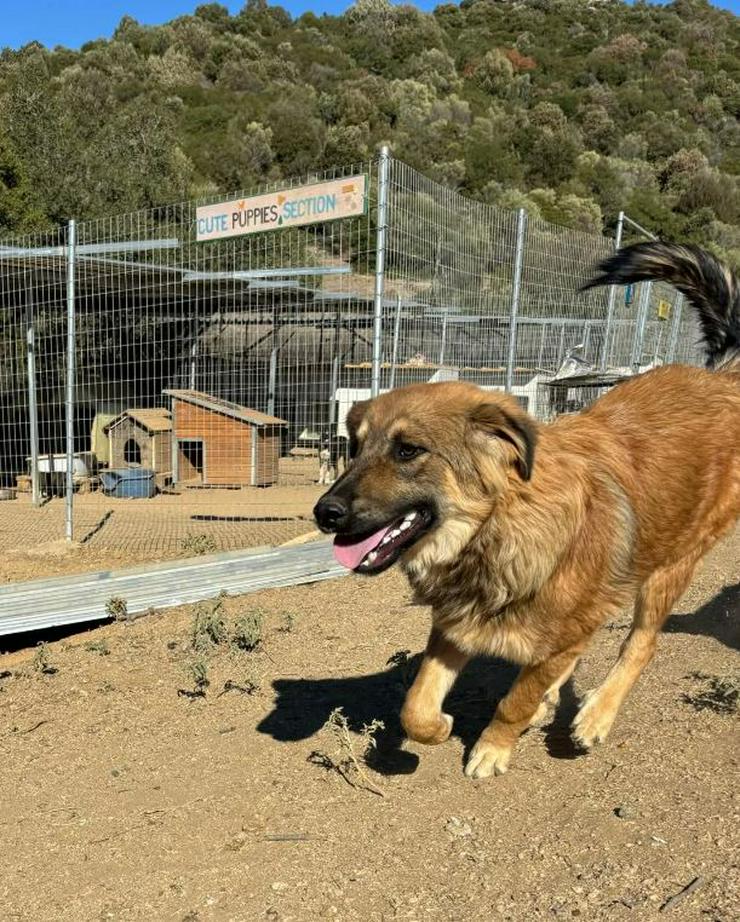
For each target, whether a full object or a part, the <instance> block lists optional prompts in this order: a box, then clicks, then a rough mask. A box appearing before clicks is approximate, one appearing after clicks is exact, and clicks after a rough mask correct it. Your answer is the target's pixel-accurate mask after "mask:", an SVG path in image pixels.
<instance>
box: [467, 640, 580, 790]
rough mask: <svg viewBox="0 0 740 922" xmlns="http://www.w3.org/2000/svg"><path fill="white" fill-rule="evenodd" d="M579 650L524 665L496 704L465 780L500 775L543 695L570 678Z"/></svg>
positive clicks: (468, 765)
mask: <svg viewBox="0 0 740 922" xmlns="http://www.w3.org/2000/svg"><path fill="white" fill-rule="evenodd" d="M581 649H582V648H581V647H578V648H573V649H570V650H566V651H564V652H563V653H558V654H556V655H555V656H551V657H550V659H547V660H544V661H543V662H541V663H536V664H534V665H532V666H525V667H524V668H523V669H522V671H521V672H520V673H519V675H518V676H517V677H516V679H515V680H514V684H513V685H512V686H511V688H510V689H509V691H508V693H507V695H506V696H505V697H504V698H502V699H501V701H499V704H498V707H497V708H496V713H495V715H494V717H493V720H492V721H491V723H490V724H489V725H488V726H487V727H486V729H485V730H484V731H483V733H481V735H480V738H479V740H478V742H477V743H476V744H475V746H473V749H472V752H471V753H470V757H469V758H468V762H467V765H466V766H465V774H466V775H467V776H468V778H487V777H488V776H489V775H503V774H504V772H505V771H506V770H507V768H508V767H509V759H510V758H511V753H512V752H513V750H514V746H515V745H516V742H517V740H518V739H519V737H520V736H521V734H522V733H523V732H524V731H525V730H526V729H527V727H528V726H530V724H531V723H532V721H533V719H534V718H535V715H537V712H538V709H539V708H540V705H541V702H542V699H543V696H544V695H545V693H546V692H547V691H548V690H549V689H551V688H554V687H555V686H556V685H558V683H559V681H560V680H561V679H562V680H563V681H565V679H567V678H568V676H570V673H571V671H572V669H573V666H574V665H575V661H576V660H577V659H578V657H579V656H580V654H581Z"/></svg>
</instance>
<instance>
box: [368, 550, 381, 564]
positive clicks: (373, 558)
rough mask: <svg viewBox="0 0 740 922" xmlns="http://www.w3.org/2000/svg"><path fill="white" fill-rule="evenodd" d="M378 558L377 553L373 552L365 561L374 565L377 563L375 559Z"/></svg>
mask: <svg viewBox="0 0 740 922" xmlns="http://www.w3.org/2000/svg"><path fill="white" fill-rule="evenodd" d="M377 556H378V554H377V551H371V552H370V553H369V554H368V555H367V560H366V561H365V563H374V562H375V558H376V557H377Z"/></svg>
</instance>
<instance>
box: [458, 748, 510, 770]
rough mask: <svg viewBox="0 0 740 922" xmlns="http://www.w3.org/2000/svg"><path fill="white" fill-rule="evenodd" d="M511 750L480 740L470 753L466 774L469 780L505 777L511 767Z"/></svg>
mask: <svg viewBox="0 0 740 922" xmlns="http://www.w3.org/2000/svg"><path fill="white" fill-rule="evenodd" d="M510 758H511V748H508V749H504V748H503V747H502V746H494V745H493V743H487V742H486V741H485V740H482V739H480V740H478V742H477V743H476V744H475V746H473V751H472V752H471V753H470V758H469V759H468V764H467V765H466V766H465V774H466V775H467V777H468V778H488V777H489V775H503V774H505V772H506V770H507V769H508V767H509V759H510Z"/></svg>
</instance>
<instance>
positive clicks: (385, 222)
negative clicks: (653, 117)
mask: <svg viewBox="0 0 740 922" xmlns="http://www.w3.org/2000/svg"><path fill="white" fill-rule="evenodd" d="M323 184H326V185H323ZM255 196H261V197H262V198H260V199H258V200H257V199H255ZM332 196H335V197H337V196H338V198H336V201H335V198H332ZM358 196H359V199H358ZM226 200H229V201H231V202H232V208H233V214H235V215H237V217H236V218H233V220H234V221H235V222H237V223H238V222H239V221H241V222H246V223H242V225H240V227H239V228H237V229H238V230H240V231H241V230H245V231H246V232H244V233H239V234H236V235H233V236H222V237H220V238H217V239H200V240H199V239H198V237H203V236H206V237H207V236H208V229H209V228H210V229H211V230H213V228H214V227H216V228H217V227H218V226H219V225H218V224H215V225H214V224H213V223H212V222H211V223H210V224H209V223H208V220H207V219H202V220H203V221H204V222H205V223H199V222H200V221H201V218H200V216H201V215H208V214H211V213H214V209H213V208H211V209H210V210H209V209H208V208H207V207H205V206H209V205H217V204H218V203H219V202H224V201H226ZM337 202H339V204H340V205H341V202H345V203H349V205H350V206H351V207H349V206H348V209H345V210H347V211H348V216H347V217H343V218H338V219H336V220H322V217H323V214H324V213H326V212H325V210H326V209H328V210H330V206H331V207H332V208H333V207H334V205H335V204H336V203H337ZM265 203H273V204H274V207H275V209H276V211H275V212H274V213H273V214H274V215H282V216H283V218H285V220H283V219H282V218H281V219H280V220H279V221H278V222H276V223H275V225H274V229H271V230H267V229H262V225H260V220H262V223H263V224H264V220H266V216H268V217H269V215H268V212H267V211H264V210H263V211H262V212H259V213H258V208H263V209H264V208H269V207H272V206H270V205H269V204H267V205H266V204H265ZM301 209H303V211H301ZM340 211H341V208H340ZM215 212H218V209H215ZM304 213H305V214H304ZM300 214H304V217H303V218H298V217H297V216H299V215H300ZM224 220H225V219H224ZM250 221H251V222H252V223H251V226H250V225H249V222H250ZM309 222H310V223H309ZM613 248H614V242H613V241H611V240H610V239H607V238H604V237H600V236H595V235H589V234H584V233H579V232H577V231H574V230H569V229H567V228H562V227H556V226H554V225H551V224H548V223H546V222H544V221H541V220H537V219H534V218H527V216H526V215H525V214H524V212H510V211H506V210H503V209H500V208H496V207H493V206H490V205H486V204H483V203H480V202H476V201H472V200H470V199H467V198H465V197H463V196H461V195H459V194H458V193H456V192H455V191H453V190H451V189H448V188H445V187H443V186H440V185H438V184H437V183H435V182H433V181H432V180H430V179H428V178H427V177H425V176H423V175H421V174H420V173H418V172H417V171H415V170H413V169H412V168H410V167H409V166H407V165H406V164H404V163H402V162H400V161H397V160H395V159H392V158H390V157H389V156H387V155H386V154H385V152H384V153H382V154H381V155H380V157H379V158H376V159H374V160H372V161H370V162H366V163H359V164H351V165H348V166H347V167H345V168H341V169H335V170H332V171H329V172H325V173H321V174H311V175H310V176H305V177H300V178H298V179H296V180H295V181H294V182H292V183H291V182H281V183H280V184H278V185H275V186H274V187H272V188H271V187H263V188H261V189H258V190H253V191H251V192H250V193H249V194H246V193H242V194H241V195H240V196H224V197H221V198H216V197H214V198H212V199H211V200H210V201H204V202H198V203H195V202H188V203H184V204H178V205H171V206H166V207H162V208H156V209H152V210H149V211H144V212H137V213H133V214H129V215H123V216H119V217H115V218H106V219H100V220H95V221H86V222H79V223H77V224H75V223H74V222H70V225H69V226H68V227H65V228H60V229H57V230H54V231H52V232H50V233H47V234H36V235H30V236H26V237H23V238H18V239H13V240H7V239H6V240H4V241H2V243H0V496H2V497H3V500H2V501H0V550H1V551H2V552H3V553H4V554H6V553H14V552H18V551H20V552H21V553H23V552H30V551H35V552H38V551H39V550H40V551H42V552H43V551H44V549H46V548H49V547H51V546H52V545H54V544H55V543H59V542H64V541H65V539H66V540H73V541H74V542H75V543H76V544H78V545H82V546H83V547H85V548H87V549H88V551H89V553H90V554H91V555H92V556H93V557H95V559H96V560H97V559H99V560H100V561H101V562H103V561H107V560H112V561H117V562H119V561H120V562H123V561H138V560H149V559H156V558H164V557H171V556H178V555H189V554H194V553H203V552H206V551H213V550H221V549H224V550H230V549H235V548H245V547H254V546H258V545H266V544H269V545H275V544H279V543H282V542H284V541H287V540H290V539H293V538H297V537H300V536H301V535H304V534H307V533H309V532H311V531H312V529H313V525H312V520H311V509H312V507H313V504H314V503H315V500H316V498H317V497H318V495H319V494H320V492H321V491H322V490H323V489H324V488H325V483H326V482H328V481H331V479H332V478H333V477H334V476H336V474H337V473H338V472H340V471H341V469H342V467H343V465H344V463H345V452H346V430H345V428H344V417H345V415H346V412H347V410H348V409H349V407H350V406H351V405H352V403H353V402H354V401H356V400H358V399H364V398H365V397H367V396H370V395H372V394H376V393H379V392H381V391H384V390H388V389H392V388H394V387H399V386H402V385H404V384H408V383H412V382H416V381H432V380H433V381H437V380H451V379H459V380H466V381H473V382H475V383H476V384H478V385H480V386H482V387H488V388H499V389H508V390H510V391H511V392H512V393H514V394H515V395H516V396H517V397H518V398H519V399H520V401H521V402H522V403H523V405H524V406H526V407H527V409H528V410H529V411H530V412H532V413H533V414H534V415H536V416H538V417H539V418H541V419H549V418H552V417H553V416H554V415H555V414H557V413H559V412H563V411H567V410H573V409H577V408H579V407H580V406H582V405H585V404H586V403H588V402H589V401H590V400H592V399H593V398H594V397H595V396H596V395H597V394H598V393H600V392H601V391H602V390H603V389H604V388H606V387H608V386H609V384H610V383H611V381H612V380H613V379H615V376H616V377H618V376H620V375H624V374H631V373H635V372H637V371H640V370H643V369H645V368H646V367H650V366H651V365H654V364H659V363H661V362H664V361H697V360H698V355H697V352H696V348H695V343H696V341H697V334H696V331H694V330H693V328H692V327H691V326H690V323H689V318H688V317H687V312H685V311H683V310H682V305H681V301H680V296H678V295H677V294H676V293H675V292H674V291H672V290H670V289H667V288H663V287H661V286H658V285H647V284H646V285H641V286H637V287H636V289H635V290H634V291H629V292H628V293H627V296H626V297H625V292H624V290H623V289H619V290H616V291H612V292H611V293H610V292H609V291H605V290H597V291H593V292H589V293H587V294H579V293H578V291H577V289H578V287H579V285H580V284H581V283H582V282H585V281H586V279H587V278H588V277H589V275H590V273H591V270H592V267H593V264H594V263H595V262H596V261H598V260H600V259H601V258H603V257H604V256H606V255H607V254H609V253H610V252H612V251H613ZM610 299H611V300H610ZM599 374H601V376H602V377H601V378H599V377H598V375H599ZM589 375H591V377H590V378H589ZM610 376H611V377H610ZM42 569H43V568H42Z"/></svg>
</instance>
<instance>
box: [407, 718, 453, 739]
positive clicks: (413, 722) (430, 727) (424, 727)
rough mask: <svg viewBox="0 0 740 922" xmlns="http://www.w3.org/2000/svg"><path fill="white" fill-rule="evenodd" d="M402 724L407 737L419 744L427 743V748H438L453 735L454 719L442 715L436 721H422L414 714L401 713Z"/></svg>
mask: <svg viewBox="0 0 740 922" xmlns="http://www.w3.org/2000/svg"><path fill="white" fill-rule="evenodd" d="M401 724H402V725H403V729H404V730H405V731H406V736H408V738H409V739H411V740H414V741H415V742H417V743H426V745H427V746H436V745H438V744H439V743H445V742H446V741H447V740H448V739H449V737H450V733H452V717H451V715H450V714H442V713H440V714H439V715H438V717H437V718H436V719H435V720H432V721H430V720H429V719H424V720H422V719H420V718H419V717H417V716H416V715H414V714H409V713H406V712H404V711H402V712H401Z"/></svg>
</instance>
